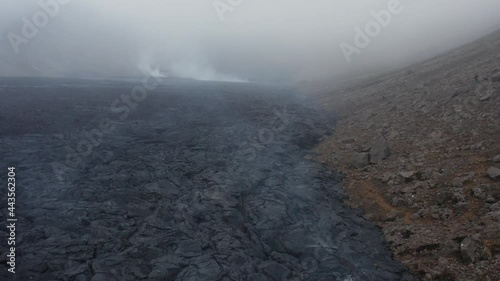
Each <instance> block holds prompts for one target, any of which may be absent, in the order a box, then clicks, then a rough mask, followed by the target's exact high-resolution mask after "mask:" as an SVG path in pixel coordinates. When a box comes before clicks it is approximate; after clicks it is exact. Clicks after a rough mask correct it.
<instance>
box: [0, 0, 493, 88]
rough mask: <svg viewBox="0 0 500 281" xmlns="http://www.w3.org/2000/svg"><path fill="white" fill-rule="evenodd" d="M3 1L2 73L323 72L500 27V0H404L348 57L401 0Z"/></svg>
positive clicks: (200, 75)
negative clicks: (346, 47) (360, 32)
mask: <svg viewBox="0 0 500 281" xmlns="http://www.w3.org/2000/svg"><path fill="white" fill-rule="evenodd" d="M0 1H2V10H1V11H0V36H1V37H0V39H1V40H0V63H1V66H0V75H3V76H5V75H9V76H16V75H29V76H130V75H134V76H135V75H141V73H140V69H145V68H156V67H157V66H159V68H160V70H161V71H162V72H168V73H169V75H172V76H180V77H189V78H196V79H208V80H211V79H213V80H302V79H322V78H328V77H334V76H338V75H343V74H348V73H357V72H363V71H367V72H369V71H373V70H380V69H385V68H389V67H395V66H398V65H404V64H407V63H410V62H413V61H416V60H420V59H424V58H427V57H429V56H432V55H435V54H438V53H441V52H443V51H445V50H447V49H450V48H453V47H457V46H460V45H462V44H464V43H465V42H467V41H470V40H472V39H475V38H478V37H480V36H482V35H485V34H487V33H489V32H491V31H493V30H496V29H499V28H500V17H499V16H498V15H499V14H500V1H498V0H418V1H416V0H414V1H411V0H400V1H399V2H400V8H401V12H400V13H398V14H393V15H392V16H391V20H390V22H389V24H388V25H387V26H385V27H381V29H380V32H379V33H377V34H376V36H374V37H373V38H371V37H370V39H371V41H370V43H369V44H368V46H366V47H364V48H358V50H359V53H356V54H352V55H351V56H350V62H349V61H348V60H347V59H346V56H345V55H344V53H343V51H342V50H341V48H340V47H339V45H340V44H341V43H342V42H345V43H347V44H350V45H352V46H354V47H356V46H355V40H354V39H355V35H356V33H355V27H359V28H361V29H364V28H365V26H366V24H367V23H368V22H370V21H372V20H374V16H373V15H372V14H371V12H372V11H375V12H379V11H381V10H387V9H388V4H389V3H390V2H391V1H397V0H372V1H368V0H357V1H352V0H330V1H327V0H309V1H306V0H303V1H299V0H274V1H270V0H215V1H213V0H168V1H165V0H106V1H102V0H85V1H76V0H73V1H71V0H64V1H63V0H39V1H33V0H0ZM57 1H60V2H61V3H59V2H57ZM39 2H40V3H48V4H50V5H48V7H51V9H49V11H51V12H53V15H48V19H49V20H48V23H47V24H46V25H44V26H40V27H38V26H36V25H35V27H37V28H36V29H37V31H36V32H35V34H34V36H33V37H32V38H26V36H24V35H23V27H25V25H26V22H25V21H23V17H25V19H27V20H28V21H29V22H30V24H35V22H36V21H37V20H38V21H39V22H42V23H43V15H41V14H40V13H48V12H44V9H43V8H42V7H41V6H40V4H39ZM63 2H68V3H63ZM54 3H55V4H56V5H57V9H56V8H55V6H54V5H55V4H54ZM214 3H215V4H216V6H217V7H219V8H220V9H223V8H224V7H225V8H226V10H219V12H218V11H217V10H216V8H215V7H214ZM231 3H233V5H231ZM238 3H239V4H238ZM228 5H229V6H228ZM221 7H222V8H221ZM227 7H230V9H229V8H227ZM224 11H225V12H224ZM221 13H222V16H223V20H221ZM28 35H30V36H31V35H32V34H28ZM16 36H19V37H16ZM13 38H14V39H13ZM13 40H14V41H13ZM11 41H13V42H14V43H12V42H11ZM13 45H14V46H15V47H13ZM15 49H17V50H18V53H16V52H15Z"/></svg>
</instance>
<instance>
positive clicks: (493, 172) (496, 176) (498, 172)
mask: <svg viewBox="0 0 500 281" xmlns="http://www.w3.org/2000/svg"><path fill="white" fill-rule="evenodd" d="M486 173H487V174H488V176H489V177H490V178H492V179H493V180H497V181H498V180H500V169H498V168H496V167H490V168H489V169H488V171H486Z"/></svg>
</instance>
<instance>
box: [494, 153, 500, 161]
mask: <svg viewBox="0 0 500 281" xmlns="http://www.w3.org/2000/svg"><path fill="white" fill-rule="evenodd" d="M493 162H496V163H498V162H500V154H498V155H497V156H495V157H493Z"/></svg>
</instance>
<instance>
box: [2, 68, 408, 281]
mask: <svg viewBox="0 0 500 281" xmlns="http://www.w3.org/2000/svg"><path fill="white" fill-rule="evenodd" d="M137 85H141V81H140V80H137V81H132V80H125V79H124V80H122V81H118V80H78V79H41V78H37V79H34V78H15V79H14V78H2V79H0V97H1V99H0V124H1V126H0V158H1V159H2V160H3V161H2V165H3V166H2V171H5V172H2V173H1V180H2V182H4V183H6V182H7V179H6V177H7V167H8V166H14V167H16V179H17V185H16V210H15V211H16V216H17V218H18V221H17V228H16V233H17V236H16V275H15V279H7V278H11V277H12V276H10V275H9V273H8V271H7V264H6V263H7V261H8V260H7V258H6V254H5V253H6V252H7V251H8V249H7V247H8V245H7V242H6V241H7V235H9V233H8V229H7V228H5V227H2V228H1V232H0V233H1V234H2V235H1V236H2V240H1V243H0V244H1V251H2V266H5V267H6V268H5V270H1V271H0V272H1V273H0V279H1V280H36V281H39V280H44V281H45V280H75V281H76V280H78V281H83V280H92V281H113V280H120V281H122V280H176V281H198V280H199V281H207V280H208V281H209V280H221V281H230V280H234V281H239V280H248V281H267V280H269V281H272V280H275V281H295V280H324V281H334V280H338V281H358V280H359V281H366V280H381V281H382V280H407V281H409V280H416V279H415V278H414V277H412V276H411V274H409V273H408V271H407V270H406V269H405V268H404V267H403V266H401V265H400V264H398V263H396V262H395V261H393V260H392V258H391V255H390V252H389V250H388V248H387V245H386V244H385V242H384V240H383V238H382V234H381V233H380V231H379V230H378V229H377V228H376V227H375V226H374V225H373V224H372V223H370V222H368V221H366V220H365V219H364V218H363V217H362V216H361V213H360V211H358V210H354V209H351V208H349V207H347V206H345V205H344V204H343V200H344V194H343V191H342V188H341V187H340V186H339V185H337V182H338V176H337V175H335V174H332V172H330V171H329V169H328V168H326V167H323V166H322V165H320V164H318V163H315V162H313V161H311V160H308V157H305V156H306V155H307V153H309V149H310V148H312V147H313V146H314V145H315V144H316V143H317V142H318V140H319V139H320V138H321V137H322V136H323V135H325V134H327V133H328V132H329V131H332V130H333V126H334V117H332V116H329V115H327V114H324V113H322V112H321V111H320V110H319V109H318V106H317V105H315V104H314V102H312V101H311V100H309V98H307V97H305V96H302V95H299V94H298V93H296V92H294V90H292V89H291V88H289V87H286V86H280V85H264V84H250V83H222V82H196V81H190V80H174V79H165V80H164V81H163V82H162V83H161V84H160V85H156V86H155V87H154V88H152V89H149V90H148V91H147V92H144V91H143V92H137V91H135V92H134V89H136V88H134V87H136V86H137ZM0 192H1V195H2V196H6V194H5V193H6V192H7V189H6V188H2V189H1V191H0ZM2 198H6V197H2ZM5 205H6V204H5ZM4 211H5V210H4ZM4 217H5V216H4ZM6 223H7V222H6V221H5V220H4V225H5V224H6Z"/></svg>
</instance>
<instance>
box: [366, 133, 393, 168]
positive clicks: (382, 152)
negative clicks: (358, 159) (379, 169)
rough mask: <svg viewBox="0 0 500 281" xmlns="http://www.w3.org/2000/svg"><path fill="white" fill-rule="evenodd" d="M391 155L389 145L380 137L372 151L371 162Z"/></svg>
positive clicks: (374, 162)
mask: <svg viewBox="0 0 500 281" xmlns="http://www.w3.org/2000/svg"><path fill="white" fill-rule="evenodd" d="M390 155H391V151H390V149H389V145H388V144H387V141H386V140H385V138H383V137H379V138H378V139H377V141H376V142H375V144H374V145H373V147H372V149H371V153H370V156H371V157H370V163H373V164H377V163H379V162H380V161H382V160H384V159H386V158H387V157H389V156H390Z"/></svg>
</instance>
